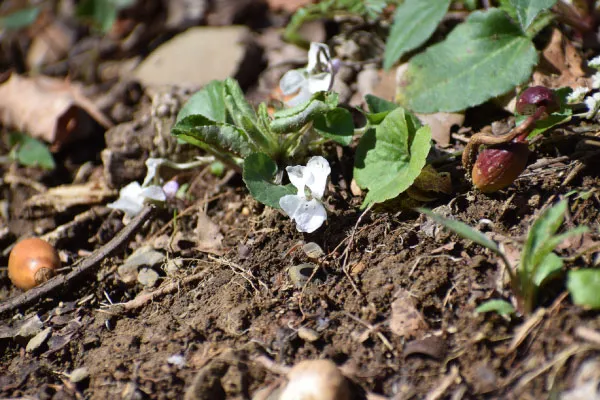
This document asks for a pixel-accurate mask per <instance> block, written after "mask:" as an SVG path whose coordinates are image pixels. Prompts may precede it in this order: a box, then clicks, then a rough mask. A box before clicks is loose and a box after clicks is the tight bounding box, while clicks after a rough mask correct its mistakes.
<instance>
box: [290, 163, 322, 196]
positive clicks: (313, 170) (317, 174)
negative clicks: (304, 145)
mask: <svg viewBox="0 0 600 400" xmlns="http://www.w3.org/2000/svg"><path fill="white" fill-rule="evenodd" d="M330 173H331V167H330V166H329V162H327V160H326V159H325V158H323V157H321V156H315V157H312V158H311V159H310V160H308V162H307V163H306V170H305V171H304V175H305V176H307V177H306V178H305V182H306V186H308V188H309V189H310V192H311V194H312V196H313V197H315V198H317V199H319V200H320V199H321V198H323V194H324V193H325V188H326V187H327V177H328V176H329V174H330ZM288 174H289V172H288ZM290 180H291V178H290Z"/></svg>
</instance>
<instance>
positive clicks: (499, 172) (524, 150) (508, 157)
mask: <svg viewBox="0 0 600 400" xmlns="http://www.w3.org/2000/svg"><path fill="white" fill-rule="evenodd" d="M528 156H529V147H528V146H527V143H507V144H505V145H503V146H502V147H493V148H487V149H484V150H482V151H480V152H479V154H478V155H477V161H475V165H473V171H472V179H473V184H474V185H475V186H476V187H477V188H478V189H479V190H481V191H482V192H483V193H492V192H495V191H497V190H500V189H504V188H505V187H507V186H509V185H510V184H511V183H513V182H514V180H515V179H517V177H518V176H519V175H520V174H521V172H523V170H524V169H525V167H526V166H527V158H528Z"/></svg>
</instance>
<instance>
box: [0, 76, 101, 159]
mask: <svg viewBox="0 0 600 400" xmlns="http://www.w3.org/2000/svg"><path fill="white" fill-rule="evenodd" d="M0 120H1V121H2V124H3V125H5V126H9V127H12V128H14V129H17V130H19V131H22V132H25V133H28V134H29V135H30V136H32V137H35V138H38V139H42V140H45V141H46V142H49V143H51V144H52V147H53V149H54V150H58V149H59V148H60V146H61V145H63V144H65V143H67V142H71V141H74V140H79V139H84V138H86V137H88V136H90V135H91V134H92V133H93V131H94V125H93V123H92V120H95V121H96V122H97V123H99V124H100V125H102V126H104V127H105V128H109V127H111V126H112V123H111V122H110V121H109V120H108V119H107V118H106V117H105V116H104V115H103V114H102V113H101V112H100V111H99V110H98V109H97V108H96V106H95V105H94V103H93V102H92V101H91V100H89V99H88V98H87V97H85V96H84V94H83V92H82V89H81V87H80V86H79V85H76V84H74V83H72V82H69V81H68V80H61V79H55V78H50V77H46V76H37V77H33V78H29V77H23V76H20V75H17V74H11V75H10V78H8V79H7V80H6V81H4V82H3V83H2V84H1V85H0Z"/></svg>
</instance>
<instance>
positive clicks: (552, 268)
mask: <svg viewBox="0 0 600 400" xmlns="http://www.w3.org/2000/svg"><path fill="white" fill-rule="evenodd" d="M562 267H563V260H562V258H560V257H559V256H558V255H556V253H553V252H550V253H548V254H546V257H544V259H543V260H542V261H541V262H540V264H539V266H538V267H537V268H536V270H535V274H534V276H533V277H532V280H533V283H534V284H535V286H537V287H540V286H542V285H543V284H544V281H545V280H546V279H548V278H549V277H550V276H552V275H554V273H556V272H558V271H560V270H561V269H562Z"/></svg>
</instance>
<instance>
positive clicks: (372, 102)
mask: <svg viewBox="0 0 600 400" xmlns="http://www.w3.org/2000/svg"><path fill="white" fill-rule="evenodd" d="M365 101H366V103H367V105H368V106H369V112H371V113H375V114H377V113H383V112H389V111H393V110H395V109H396V108H398V104H396V103H394V102H392V101H389V100H386V99H382V98H381V97H377V96H374V95H372V94H368V95H366V96H365Z"/></svg>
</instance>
